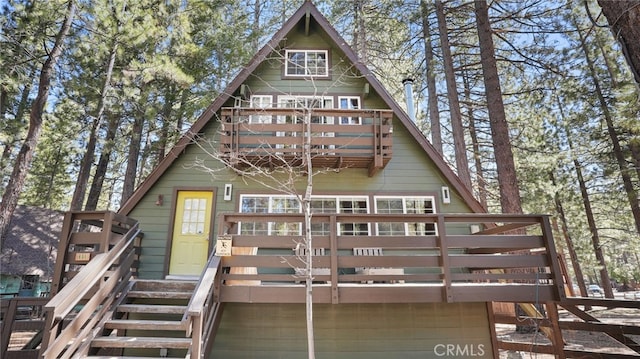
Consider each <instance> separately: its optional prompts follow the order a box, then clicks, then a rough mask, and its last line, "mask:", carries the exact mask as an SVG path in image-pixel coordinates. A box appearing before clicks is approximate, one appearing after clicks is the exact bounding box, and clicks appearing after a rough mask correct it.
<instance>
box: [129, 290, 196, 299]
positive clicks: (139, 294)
mask: <svg viewBox="0 0 640 359" xmlns="http://www.w3.org/2000/svg"><path fill="white" fill-rule="evenodd" d="M192 295H193V291H191V292H152V291H146V290H131V291H129V293H127V297H129V298H151V299H191V296H192Z"/></svg>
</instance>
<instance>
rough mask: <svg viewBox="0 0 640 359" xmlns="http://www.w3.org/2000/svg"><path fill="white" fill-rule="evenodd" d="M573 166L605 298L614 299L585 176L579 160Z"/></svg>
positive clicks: (574, 161)
mask: <svg viewBox="0 0 640 359" xmlns="http://www.w3.org/2000/svg"><path fill="white" fill-rule="evenodd" d="M573 165H574V167H575V168H576V175H577V176H578V184H579V185H580V194H581V195H582V203H583V205H584V212H585V214H586V216H587V223H588V224H589V231H590V232H591V244H592V245H593V251H594V253H595V255H596V260H597V261H598V264H599V265H600V270H599V274H600V285H602V289H604V294H605V296H606V297H607V298H613V291H612V290H611V280H610V279H609V271H607V264H606V261H605V260H604V254H603V251H602V246H601V245H600V235H599V233H598V227H597V226H596V220H595V217H594V216H593V210H592V209H591V201H590V200H589V192H588V191H587V184H586V182H585V180H584V176H583V175H582V166H581V165H580V162H579V161H578V160H577V159H574V160H573Z"/></svg>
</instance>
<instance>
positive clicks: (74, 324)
mask: <svg viewBox="0 0 640 359" xmlns="http://www.w3.org/2000/svg"><path fill="white" fill-rule="evenodd" d="M77 219H81V222H82V223H81V225H80V226H79V227H78V228H79V229H83V227H84V226H85V225H87V226H89V227H92V228H93V229H94V231H92V232H90V233H89V232H88V233H87V234H85V235H79V236H76V237H79V238H86V239H89V238H91V241H93V240H94V238H98V241H97V242H96V243H98V244H99V246H98V248H97V249H98V251H95V252H86V247H85V248H83V252H75V251H74V250H73V248H69V252H64V251H63V252H61V253H60V252H59V253H58V255H59V256H65V255H67V256H69V257H70V258H71V259H72V260H74V261H78V260H82V261H83V262H84V258H85V254H84V253H87V254H86V259H87V260H86V262H85V263H84V264H83V266H82V268H81V269H80V270H79V271H77V273H75V274H74V276H73V277H72V278H71V279H70V280H69V281H68V282H67V283H66V284H64V286H63V287H62V288H61V289H59V288H57V293H56V295H55V296H54V297H53V298H51V300H50V301H49V302H48V303H47V304H46V305H45V306H44V311H45V316H46V320H45V328H44V334H43V341H42V346H41V347H42V349H41V354H40V355H41V357H42V358H45V359H46V358H70V357H72V356H73V355H75V354H77V353H85V354H86V353H87V351H88V350H89V345H90V343H91V338H92V337H93V336H95V335H97V334H99V333H98V331H99V329H96V328H99V326H97V324H98V323H99V321H100V320H101V319H103V317H105V314H106V313H107V312H108V311H109V310H111V308H112V304H114V303H115V302H116V301H117V300H118V298H119V294H120V293H123V292H124V291H125V290H126V288H127V286H129V285H130V283H131V282H130V281H129V279H130V278H131V276H132V273H135V270H133V268H135V260H136V259H137V252H136V247H137V246H139V243H138V241H139V239H140V238H141V236H142V233H141V232H140V230H139V228H138V223H137V222H135V221H132V220H130V219H128V218H127V217H124V216H122V215H118V214H115V213H112V212H86V213H80V212H77V213H71V212H70V213H68V214H67V217H66V218H65V227H64V228H63V232H62V236H61V238H62V239H63V240H65V239H67V238H71V237H73V235H72V232H74V230H73V227H74V226H71V225H69V224H70V223H73V222H74V221H75V220H77ZM125 224H126V226H125ZM65 228H66V229H65ZM96 228H98V229H100V230H97V231H96V230H95V229H96ZM85 229H86V228H85ZM65 231H68V232H66V233H65ZM76 239H77V238H76ZM85 242H86V241H85ZM92 243H93V242H92ZM60 248H67V245H66V244H65V243H62V244H61V245H60ZM77 253H83V254H81V255H78V254H77ZM62 277H63V276H61V278H62Z"/></svg>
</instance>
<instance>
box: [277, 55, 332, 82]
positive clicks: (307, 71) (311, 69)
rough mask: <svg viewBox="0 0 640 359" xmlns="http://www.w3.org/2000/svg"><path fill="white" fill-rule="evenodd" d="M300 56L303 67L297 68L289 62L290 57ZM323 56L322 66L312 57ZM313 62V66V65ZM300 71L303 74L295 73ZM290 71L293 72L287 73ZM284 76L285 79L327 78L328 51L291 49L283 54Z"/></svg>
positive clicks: (293, 63)
mask: <svg viewBox="0 0 640 359" xmlns="http://www.w3.org/2000/svg"><path fill="white" fill-rule="evenodd" d="M296 53H297V54H300V55H301V56H303V60H302V61H303V62H304V65H303V66H304V67H301V66H298V65H297V64H296V63H295V62H293V61H291V60H290V58H291V55H293V54H296ZM314 54H316V55H324V64H322V63H321V62H320V61H318V60H314V57H313V55H314ZM313 61H315V64H314V63H313ZM298 69H301V70H302V71H303V72H304V73H298V72H300V71H296V70H298ZM290 70H294V71H293V72H292V73H289V71H290ZM284 75H285V76H287V77H329V51H328V50H300V49H291V50H285V52H284Z"/></svg>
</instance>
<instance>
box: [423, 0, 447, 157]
mask: <svg viewBox="0 0 640 359" xmlns="http://www.w3.org/2000/svg"><path fill="white" fill-rule="evenodd" d="M420 9H421V15H422V35H423V36H424V57H425V62H426V71H425V76H426V79H427V91H428V95H429V99H428V102H427V106H428V108H429V110H428V111H429V122H430V124H431V144H432V145H433V147H435V149H436V151H438V153H439V154H440V155H442V154H443V153H444V152H443V151H442V132H441V131H440V113H439V111H438V94H437V92H436V77H435V71H433V67H432V65H433V47H432V46H431V30H430V29H429V9H428V5H427V2H426V0H421V1H420Z"/></svg>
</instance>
